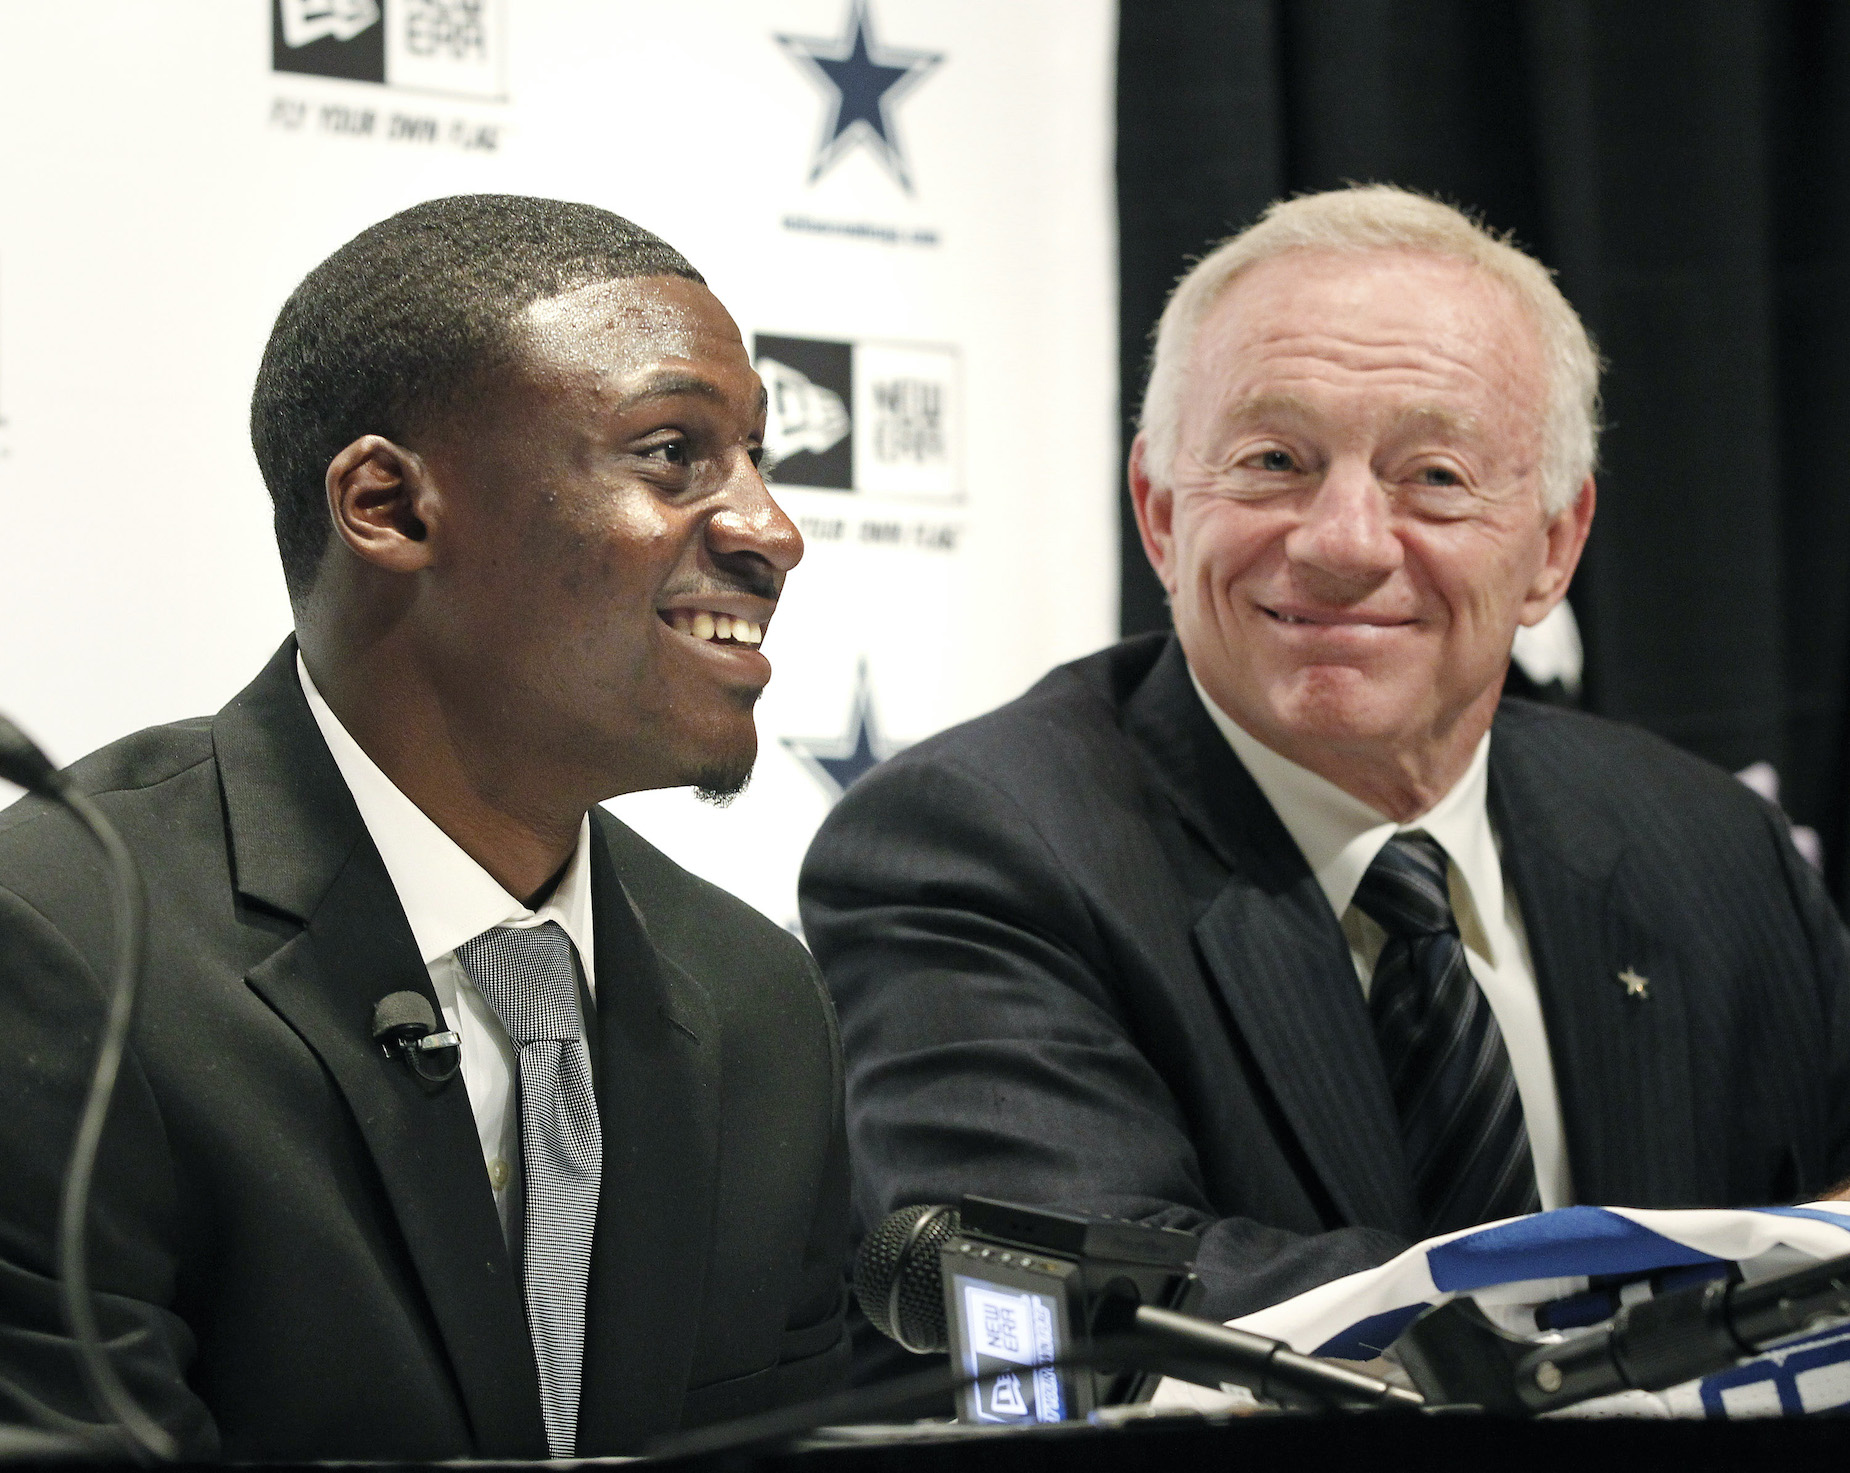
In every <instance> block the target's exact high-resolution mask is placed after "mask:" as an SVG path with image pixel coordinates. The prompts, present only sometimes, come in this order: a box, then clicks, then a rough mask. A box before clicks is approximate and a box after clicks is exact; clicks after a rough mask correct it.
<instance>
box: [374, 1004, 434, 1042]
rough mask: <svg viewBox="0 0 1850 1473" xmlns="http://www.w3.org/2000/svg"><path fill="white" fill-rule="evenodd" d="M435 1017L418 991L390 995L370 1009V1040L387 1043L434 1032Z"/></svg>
mask: <svg viewBox="0 0 1850 1473" xmlns="http://www.w3.org/2000/svg"><path fill="white" fill-rule="evenodd" d="M436 1028H437V1014H436V1012H435V1011H434V1010H433V1009H432V1008H431V1005H430V999H429V998H427V997H425V996H424V994H423V993H421V992H394V993H392V994H391V995H390V996H388V997H382V998H380V999H379V1001H378V1002H377V1003H376V1004H375V1005H374V1007H373V1041H374V1042H375V1043H389V1042H390V1041H391V1040H393V1039H395V1038H399V1037H411V1038H422V1037H423V1036H424V1035H425V1034H426V1033H434V1032H435V1031H436Z"/></svg>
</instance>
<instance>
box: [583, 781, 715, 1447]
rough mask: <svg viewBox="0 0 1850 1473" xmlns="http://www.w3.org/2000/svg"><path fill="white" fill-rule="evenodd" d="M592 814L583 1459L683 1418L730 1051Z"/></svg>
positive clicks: (708, 1003)
mask: <svg viewBox="0 0 1850 1473" xmlns="http://www.w3.org/2000/svg"><path fill="white" fill-rule="evenodd" d="M608 822H610V820H608V819H607V818H605V817H604V815H603V814H602V813H601V812H598V811H595V810H594V811H593V814H592V844H591V893H592V904H593V912H594V915H595V921H594V926H595V929H596V942H595V945H596V948H597V985H598V993H597V1029H598V1036H599V1061H598V1064H599V1067H598V1077H597V1095H598V1115H599V1118H600V1120H601V1121H602V1124H603V1132H604V1185H603V1190H602V1192H601V1194H600V1195H599V1198H598V1208H597V1235H596V1238H595V1240H594V1242H593V1245H592V1250H591V1282H590V1288H589V1291H588V1298H589V1303H588V1305H587V1317H586V1318H587V1322H586V1331H585V1375H584V1396H583V1401H582V1404H581V1407H580V1411H579V1422H578V1428H579V1433H578V1446H579V1451H580V1453H581V1454H582V1455H585V1456H592V1455H596V1454H601V1453H608V1452H615V1451H626V1450H634V1449H635V1448H636V1447H637V1446H638V1445H639V1444H640V1443H641V1442H642V1441H643V1440H645V1439H646V1438H647V1437H649V1436H650V1435H653V1434H655V1433H658V1432H664V1431H668V1430H671V1429H673V1428H674V1427H676V1426H677V1425H678V1424H679V1422H680V1415H681V1399H682V1396H683V1393H684V1392H685V1390H686V1387H687V1384H688V1380H689V1375H690V1367H691V1364H692V1360H693V1355H694V1345H695V1338H696V1334H697V1331H698V1327H699V1324H700V1320H701V1305H700V1295H701V1289H702V1285H703V1284H704V1282H705V1279H706V1272H707V1258H708V1254H709V1252H710V1249H711V1243H712V1215H713V1211H714V1205H715V1202H716V1189H717V1178H718V1149H719V1109H720V1098H719V1093H720V1058H719V1055H720V1049H721V1048H722V1046H723V1042H724V1040H723V1038H722V1035H721V1029H720V1024H719V1018H718V1015H717V1013H716V1012H715V1010H714V1007H713V1004H712V1000H711V999H710V998H709V997H708V996H707V994H706V993H705V992H704V991H703V990H702V988H701V987H700V985H699V984H698V983H697V982H695V981H694V979H693V978H692V977H690V976H689V975H688V974H687V973H686V972H685V971H683V970H682V969H681V968H680V967H678V966H677V965H676V964H675V963H674V962H673V961H672V960H671V959H670V958H668V957H666V956H664V955H662V954H661V953H660V952H659V951H657V950H656V948H655V945H654V944H653V942H652V941H651V940H650V939H649V934H648V931H647V929H646V927H645V925H644V922H643V918H642V916H641V914H640V913H639V912H638V911H637V910H636V908H635V906H634V905H633V904H632V903H631V901H630V898H629V895H628V893H627V892H626V891H625V889H624V887H623V883H622V877H621V876H620V875H619V873H618V871H617V869H616V866H615V864H614V862H613V860H612V858H611V850H610V845H609V841H608V839H607V838H606V837H605V830H604V825H606V824H607V823H608Z"/></svg>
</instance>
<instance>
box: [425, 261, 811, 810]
mask: <svg viewBox="0 0 1850 1473" xmlns="http://www.w3.org/2000/svg"><path fill="white" fill-rule="evenodd" d="M521 336H522V342H521V350H520V352H519V354H518V356H517V358H516V360H515V361H514V362H513V363H512V364H511V365H509V366H508V367H507V368H506V369H505V370H504V371H503V372H502V374H501V375H500V376H499V379H498V381H497V382H496V383H495V384H494V385H493V387H492V388H488V389H485V390H484V392H483V393H482V395H481V396H480V407H479V409H478V410H476V411H475V416H476V417H475V419H474V420H473V422H471V423H467V424H458V425H452V426H448V427H446V428H445V429H444V430H443V431H441V432H440V433H439V434H438V435H437V436H436V438H435V442H434V443H433V445H432V448H431V449H430V451H429V452H428V453H427V455H426V459H427V460H428V462H429V463H430V465H431V468H432V470H433V472H434V473H435V475H436V476H437V478H438V480H439V482H440V483H441V484H442V486H443V487H444V490H445V496H446V501H447V505H448V509H447V512H446V518H445V520H446V526H445V529H444V530H445V536H444V539H443V548H444V554H443V557H442V559H441V560H440V562H439V564H438V566H436V567H434V568H433V569H432V570H431V574H432V577H433V578H434V579H435V580H436V581H437V583H438V584H439V587H437V588H435V589H433V592H435V593H437V596H438V597H439V599H440V600H441V603H442V609H441V617H440V618H439V619H438V620H436V621H434V622H435V623H436V624H437V625H439V626H440V627H444V628H445V630H446V632H445V634H444V635H443V637H442V649H441V651H440V652H438V657H439V658H441V659H443V660H444V661H446V662H447V663H450V664H451V667H452V674H453V675H457V676H461V677H462V680H461V682H460V683H461V684H464V685H473V686H474V687H475V688H477V689H479V691H480V692H481V695H480V702H481V705H480V707H479V708H478V711H477V713H476V714H477V716H479V717H481V718H485V719H486V721H487V723H488V725H489V726H490V727H499V728H502V729H503V730H504V732H506V733H507V734H509V735H513V736H517V737H519V738H520V739H522V740H524V741H525V742H526V744H527V745H528V747H529V748H530V749H531V750H532V752H533V755H534V756H535V757H536V758H543V759H545V760H548V761H551V762H554V763H558V764H562V765H565V766H568V767H573V768H577V769H579V770H580V771H582V772H584V773H586V774H588V775H595V777H594V779H593V785H594V787H595V788H596V789H597V790H599V791H607V793H608V794H615V793H616V792H619V791H622V792H628V791H634V790H637V789H641V788H650V787H671V786H679V785H683V784H688V783H693V784H697V785H699V786H701V787H702V788H706V789H710V790H713V791H717V792H726V791H730V790H734V789H736V788H738V787H739V786H741V785H742V784H743V783H744V781H745V778H746V777H747V776H748V775H749V773H750V771H751V767H752V762H753V760H754V758H755V757H756V754H757V732H756V729H755V727H754V725H753V720H752V707H753V705H754V704H755V703H756V701H757V699H758V696H759V695H760V693H761V692H762V691H763V689H764V686H765V684H766V682H767V681H768V680H769V679H770V677H771V666H770V662H769V661H768V660H766V659H765V657H764V655H763V654H762V653H761V652H760V651H759V648H758V646H759V644H760V643H761V642H762V640H763V638H764V633H765V630H766V627H767V626H768V625H769V623H770V621H771V616H772V614H773V612H774V611H775V609H776V606H777V600H778V596H779V594H780V592H781V590H782V587H783V581H784V575H785V574H786V573H787V572H788V571H789V570H790V569H791V568H792V567H793V566H795V564H796V562H797V560H798V559H799V558H800V557H801V556H802V553H803V543H802V538H801V536H800V535H799V534H798V532H797V530H796V528H795V527H794V526H793V525H792V524H791V522H790V520H789V519H788V518H787V517H786V516H785V515H784V514H783V512H782V511H781V510H780V509H779V508H778V506H777V504H776V503H775V502H774V501H772V499H771V497H770V494H769V493H768V492H767V491H766V489H765V485H764V481H763V479H762V477H761V476H760V475H759V472H758V460H759V457H760V454H761V452H762V445H763V439H764V413H765V408H764V390H763V387H762V385H761V384H760V383H759V381H758V376H757V374H756V373H754V372H753V370H752V366H751V362H750V359H749V358H748V357H747V355H746V352H745V347H744V344H743V342H742V341H741V340H740V336H739V331H738V328H737V327H736V326H735V325H734V324H733V321H732V319H731V317H730V316H728V315H727V313H726V310H725V309H724V308H723V307H722V306H720V304H719V302H718V301H717V300H715V299H714V297H713V296H712V294H711V293H710V292H708V291H707V289H706V288H705V287H703V286H701V285H700V284H699V283H697V282H694V281H689V280H685V279H683V278H681V277H676V276H650V277H638V278H631V279H626V280H618V281H604V282H597V283H594V284H592V285H589V286H584V287H581V288H578V289H576V290H573V291H568V292H566V293H564V294H562V295H560V296H556V297H552V298H548V299H545V300H542V301H540V302H537V303H535V304H534V306H533V307H531V308H530V309H529V310H528V311H527V313H526V315H525V319H524V322H523V331H522V335H521ZM448 683H449V684H450V685H451V686H452V687H454V686H455V685H456V684H457V683H458V682H456V681H451V682H448Z"/></svg>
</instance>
